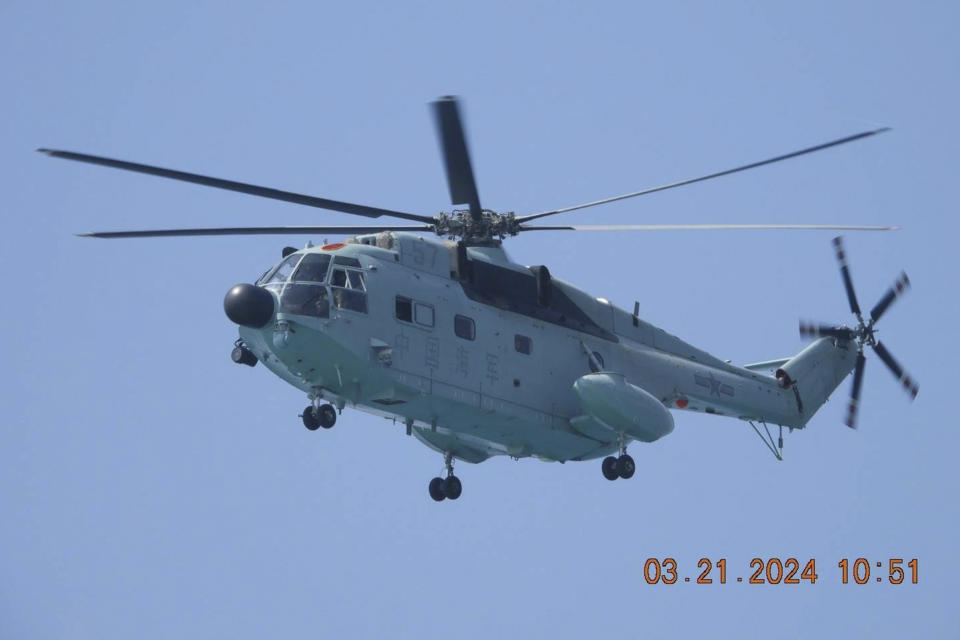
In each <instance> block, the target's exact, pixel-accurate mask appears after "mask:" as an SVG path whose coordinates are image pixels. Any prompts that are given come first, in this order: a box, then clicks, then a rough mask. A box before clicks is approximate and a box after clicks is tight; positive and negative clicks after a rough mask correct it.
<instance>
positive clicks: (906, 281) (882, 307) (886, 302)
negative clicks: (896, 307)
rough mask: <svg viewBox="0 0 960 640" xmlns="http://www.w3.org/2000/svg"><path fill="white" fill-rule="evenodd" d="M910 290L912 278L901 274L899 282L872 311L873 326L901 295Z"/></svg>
mask: <svg viewBox="0 0 960 640" xmlns="http://www.w3.org/2000/svg"><path fill="white" fill-rule="evenodd" d="M909 288H910V278H908V277H907V274H906V273H904V272H902V271H901V272H900V277H899V278H897V281H896V282H894V283H893V286H892V287H890V288H889V289H888V290H887V292H886V293H885V294H883V297H882V298H880V301H879V302H878V303H877V304H876V305H875V306H874V307H873V309H870V318H871V320H872V321H873V324H876V322H877V320H879V319H880V318H881V316H883V314H884V313H886V311H887V309H888V308H889V307H890V305H891V304H893V301H894V300H896V299H897V298H899V297H900V296H901V295H903V294H904V292H906V290H907V289H909Z"/></svg>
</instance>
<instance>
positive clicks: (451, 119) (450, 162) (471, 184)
mask: <svg viewBox="0 0 960 640" xmlns="http://www.w3.org/2000/svg"><path fill="white" fill-rule="evenodd" d="M433 116H434V121H435V122H436V125H437V133H438V134H439V135H440V147H441V150H442V151H443V165H444V167H445V168H446V170H447V184H448V185H449V186H450V201H451V202H452V203H453V204H467V205H470V216H471V217H472V218H473V219H474V220H476V221H479V220H480V216H481V211H482V209H481V208H480V196H479V195H478V194H477V183H476V180H474V177H473V166H472V165H471V164H470V152H469V151H468V150H467V138H466V136H465V135H464V133H463V124H462V122H461V120H460V109H459V107H458V106H457V99H456V98H455V97H453V96H446V97H444V98H440V99H439V100H436V101H434V102H433Z"/></svg>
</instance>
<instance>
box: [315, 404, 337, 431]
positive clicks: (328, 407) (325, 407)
mask: <svg viewBox="0 0 960 640" xmlns="http://www.w3.org/2000/svg"><path fill="white" fill-rule="evenodd" d="M317 422H318V423H319V424H320V426H321V427H323V428H324V429H329V428H330V427H332V426H333V425H335V424H337V410H336V409H334V408H333V405H332V404H322V405H320V408H318V409H317Z"/></svg>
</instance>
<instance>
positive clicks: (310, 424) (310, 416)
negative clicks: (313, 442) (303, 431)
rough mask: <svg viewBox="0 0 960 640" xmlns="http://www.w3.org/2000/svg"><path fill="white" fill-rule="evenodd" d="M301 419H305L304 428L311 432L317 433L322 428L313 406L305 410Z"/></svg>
mask: <svg viewBox="0 0 960 640" xmlns="http://www.w3.org/2000/svg"><path fill="white" fill-rule="evenodd" d="M300 417H301V418H302V419H303V426H305V427H306V428H307V429H310V431H316V430H317V429H319V428H320V421H319V420H317V415H316V413H314V411H313V405H311V406H309V407H307V408H306V409H304V410H303V414H302V415H301V416H300Z"/></svg>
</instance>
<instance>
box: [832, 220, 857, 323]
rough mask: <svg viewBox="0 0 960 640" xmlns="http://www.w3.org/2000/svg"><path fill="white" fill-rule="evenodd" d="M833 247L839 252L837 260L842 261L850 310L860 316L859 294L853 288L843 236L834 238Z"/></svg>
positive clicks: (841, 267) (842, 273)
mask: <svg viewBox="0 0 960 640" xmlns="http://www.w3.org/2000/svg"><path fill="white" fill-rule="evenodd" d="M833 249H834V251H835V252H836V254H837V262H839V263H840V274H841V275H842V276H843V288H844V289H846V291H847V302H849V303H850V311H852V312H853V313H854V314H855V315H856V316H857V318H860V305H859V303H857V294H856V292H855V291H854V290H853V280H851V279H850V267H848V266H847V254H846V252H845V251H844V250H843V238H842V237H841V236H837V237H836V238H834V239H833Z"/></svg>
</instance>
